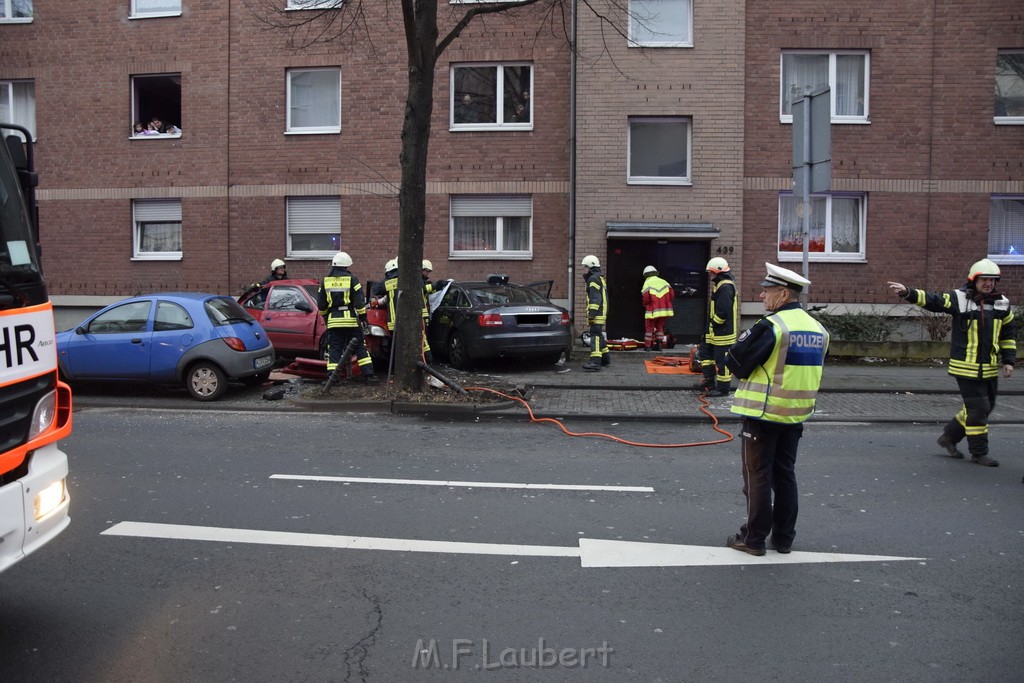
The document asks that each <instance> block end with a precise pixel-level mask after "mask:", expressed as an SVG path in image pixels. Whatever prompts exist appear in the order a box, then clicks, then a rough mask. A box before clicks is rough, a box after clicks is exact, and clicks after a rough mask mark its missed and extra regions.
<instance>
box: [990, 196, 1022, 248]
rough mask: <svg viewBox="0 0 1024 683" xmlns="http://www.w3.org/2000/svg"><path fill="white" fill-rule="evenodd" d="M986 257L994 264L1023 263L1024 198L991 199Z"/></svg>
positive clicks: (1000, 197) (995, 197) (1005, 197)
mask: <svg viewBox="0 0 1024 683" xmlns="http://www.w3.org/2000/svg"><path fill="white" fill-rule="evenodd" d="M988 257H989V258H990V259H992V260H993V261H995V262H996V263H1006V264H1012V263H1024V196H1012V195H993V196H992V197H991V199H990V202H989V210H988Z"/></svg>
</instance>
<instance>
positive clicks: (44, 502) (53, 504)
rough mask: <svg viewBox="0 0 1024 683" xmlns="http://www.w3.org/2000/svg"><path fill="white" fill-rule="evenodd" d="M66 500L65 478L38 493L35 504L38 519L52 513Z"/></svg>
mask: <svg viewBox="0 0 1024 683" xmlns="http://www.w3.org/2000/svg"><path fill="white" fill-rule="evenodd" d="M63 502H64V480H63V479H59V480H57V481H55V482H53V483H52V484H50V485H49V486H47V487H46V488H45V489H43V490H42V491H40V492H39V493H37V494H36V499H35V504H34V505H33V508H34V512H35V517H36V521H37V522H38V521H39V520H41V519H42V518H43V517H45V516H46V515H48V514H50V513H51V512H53V511H54V510H56V509H57V508H58V507H60V504H61V503H63Z"/></svg>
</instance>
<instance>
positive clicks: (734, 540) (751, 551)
mask: <svg viewBox="0 0 1024 683" xmlns="http://www.w3.org/2000/svg"><path fill="white" fill-rule="evenodd" d="M725 544H726V545H727V546H729V547H730V548H732V549H733V550H739V551H740V552H741V553H747V554H748V555H756V556H757V557H761V556H762V555H764V553H765V550H764V548H751V547H750V546H748V545H747V544H746V543H744V542H743V541H741V540H740V539H739V537H738V536H730V537H729V538H727V539H726V541H725Z"/></svg>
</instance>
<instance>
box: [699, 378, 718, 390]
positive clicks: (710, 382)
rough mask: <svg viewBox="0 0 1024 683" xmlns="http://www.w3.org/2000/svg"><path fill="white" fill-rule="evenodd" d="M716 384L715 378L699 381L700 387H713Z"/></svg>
mask: <svg viewBox="0 0 1024 683" xmlns="http://www.w3.org/2000/svg"><path fill="white" fill-rule="evenodd" d="M714 386H715V380H713V379H702V380H701V381H699V382H697V388H698V389H711V388H713V387H714Z"/></svg>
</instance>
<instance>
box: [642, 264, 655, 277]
mask: <svg viewBox="0 0 1024 683" xmlns="http://www.w3.org/2000/svg"><path fill="white" fill-rule="evenodd" d="M657 274H658V269H657V268H655V267H654V266H647V267H646V268H644V275H645V276H646V275H657Z"/></svg>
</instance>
